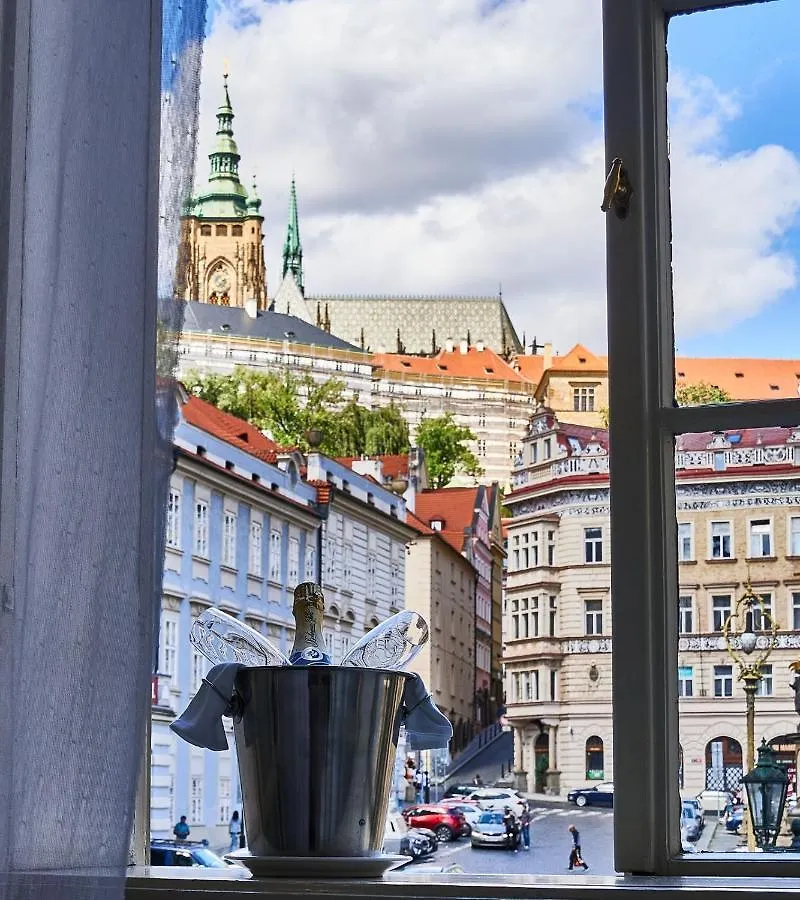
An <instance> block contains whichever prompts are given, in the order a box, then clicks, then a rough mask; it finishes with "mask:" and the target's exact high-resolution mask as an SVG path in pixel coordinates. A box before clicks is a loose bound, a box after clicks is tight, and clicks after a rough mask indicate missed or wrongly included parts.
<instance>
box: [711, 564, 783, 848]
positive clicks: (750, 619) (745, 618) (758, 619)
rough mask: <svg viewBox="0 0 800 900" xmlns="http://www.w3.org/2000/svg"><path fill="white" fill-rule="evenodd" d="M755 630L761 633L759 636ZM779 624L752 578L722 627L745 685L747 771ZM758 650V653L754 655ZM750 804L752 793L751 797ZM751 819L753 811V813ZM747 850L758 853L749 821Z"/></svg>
mask: <svg viewBox="0 0 800 900" xmlns="http://www.w3.org/2000/svg"><path fill="white" fill-rule="evenodd" d="M756 630H758V631H760V632H762V633H761V634H760V635H757V634H756ZM777 632H778V623H777V622H776V621H775V620H774V619H773V618H772V616H771V615H770V612H769V609H768V608H767V605H766V604H765V603H764V600H763V598H762V597H760V596H759V595H758V594H756V592H755V591H754V590H753V585H752V584H751V583H750V576H749V575H748V576H747V581H746V582H745V592H744V594H743V595H742V596H741V597H740V598H739V599H738V600H737V601H736V608H735V609H734V610H733V611H732V612H731V614H730V615H729V616H728V618H727V619H726V620H725V624H724V625H723V626H722V634H723V636H724V638H725V646H726V647H727V650H728V655H729V656H730V657H731V659H732V660H733V661H734V662H735V663H736V664H737V665H738V667H739V680H740V681H743V682H744V696H745V703H746V711H747V772H748V774H749V773H751V772H752V771H753V767H754V762H755V761H754V757H755V697H756V691H757V690H758V683H759V681H761V667H762V666H763V665H764V663H765V662H766V661H767V659H768V657H769V655H770V653H772V648H773V647H774V646H775V636H776V634H777ZM754 651H757V652H754ZM748 802H749V794H748ZM751 816H753V812H752V810H751ZM747 847H748V849H749V850H755V840H754V836H753V830H752V828H750V820H748V827H747Z"/></svg>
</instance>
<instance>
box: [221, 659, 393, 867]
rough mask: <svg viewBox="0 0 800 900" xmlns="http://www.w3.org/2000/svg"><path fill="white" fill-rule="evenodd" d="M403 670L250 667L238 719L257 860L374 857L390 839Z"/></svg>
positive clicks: (239, 683)
mask: <svg viewBox="0 0 800 900" xmlns="http://www.w3.org/2000/svg"><path fill="white" fill-rule="evenodd" d="M408 677H409V676H408V675H407V674H406V673H405V672H396V671H390V670H388V669H360V668H349V667H347V668H341V667H338V666H313V667H308V668H306V667H300V666H291V667H289V666H285V667H258V668H255V667H254V668H246V669H242V670H241V671H240V672H239V674H238V675H237V678H236V691H237V693H238V695H239V698H240V701H241V710H240V713H239V714H237V715H236V716H235V718H234V734H235V737H236V754H237V757H238V761H239V774H240V778H241V784H242V800H243V804H244V826H245V831H246V834H247V845H248V848H249V849H250V852H251V853H253V854H255V855H257V856H370V855H372V854H375V853H378V852H380V850H381V846H382V844H383V832H384V827H385V825H386V813H387V807H388V800H389V791H390V789H391V779H392V771H393V765H394V758H395V752H396V750H397V745H396V743H395V741H396V734H397V727H396V723H397V718H398V716H399V712H400V702H401V699H402V694H403V687H404V685H405V681H406V678H408Z"/></svg>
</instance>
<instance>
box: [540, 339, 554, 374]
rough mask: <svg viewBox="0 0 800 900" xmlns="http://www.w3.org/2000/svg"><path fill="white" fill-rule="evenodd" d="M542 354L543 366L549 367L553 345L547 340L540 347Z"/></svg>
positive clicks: (551, 360)
mask: <svg viewBox="0 0 800 900" xmlns="http://www.w3.org/2000/svg"><path fill="white" fill-rule="evenodd" d="M542 356H543V357H544V368H545V369H549V368H550V366H552V365H553V345H552V344H551V343H550V342H549V341H548V342H547V343H546V344H545V345H544V347H543V348H542Z"/></svg>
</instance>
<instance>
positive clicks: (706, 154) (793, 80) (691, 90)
mask: <svg viewBox="0 0 800 900" xmlns="http://www.w3.org/2000/svg"><path fill="white" fill-rule="evenodd" d="M798 27H800V9H798V7H797V4H794V3H791V2H786V0H779V2H774V3H754V4H752V5H742V6H737V7H732V8H728V9H722V10H711V11H708V12H703V13H697V14H694V15H690V16H678V17H676V18H674V19H672V20H671V21H670V24H669V38H668V58H669V67H670V71H669V83H668V98H669V130H670V178H671V185H670V190H671V205H672V217H673V273H674V283H673V289H674V299H675V354H676V365H675V370H676V390H677V399H678V401H679V402H680V403H681V404H688V403H698V402H718V401H720V400H725V399H731V400H767V399H777V398H787V397H795V398H796V397H797V396H798V394H799V393H800V360H798V350H797V341H796V340H795V335H796V334H797V333H798V332H799V331H800V282H799V281H798V278H799V277H800V218H799V217H798V214H799V213H800V128H798V124H797V122H798V120H797V116H796V115H795V114H794V112H793V103H794V101H793V99H792V98H794V97H795V96H797V92H798V89H800V60H798V57H797V52H796V45H795V41H794V36H795V35H796V33H797V29H798Z"/></svg>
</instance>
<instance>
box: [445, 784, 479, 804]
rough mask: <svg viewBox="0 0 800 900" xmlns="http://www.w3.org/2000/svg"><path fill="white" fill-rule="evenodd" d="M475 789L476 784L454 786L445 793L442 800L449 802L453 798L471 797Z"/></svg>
mask: <svg viewBox="0 0 800 900" xmlns="http://www.w3.org/2000/svg"><path fill="white" fill-rule="evenodd" d="M475 787H476V786H475V785H474V784H453V785H451V786H450V787H449V788H448V789H447V790H446V791H445V792H444V796H443V797H442V799H443V800H448V799H450V798H453V797H469V795H470V794H471V793H472V792H473V791H474V790H475Z"/></svg>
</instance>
